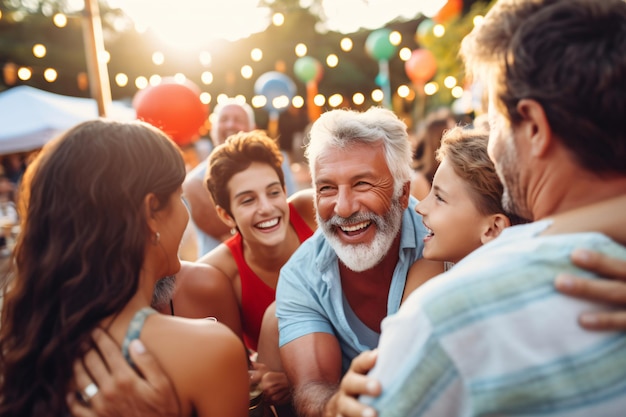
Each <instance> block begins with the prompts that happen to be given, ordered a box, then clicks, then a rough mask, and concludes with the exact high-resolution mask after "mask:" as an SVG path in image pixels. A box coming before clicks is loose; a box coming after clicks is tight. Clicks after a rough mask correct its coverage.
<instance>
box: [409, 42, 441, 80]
mask: <svg viewBox="0 0 626 417" xmlns="http://www.w3.org/2000/svg"><path fill="white" fill-rule="evenodd" d="M404 71H405V72H406V75H407V76H408V77H409V79H410V80H411V81H412V82H413V84H425V83H426V82H427V81H428V80H430V79H431V78H433V76H434V75H435V73H436V72H437V61H436V60H435V56H434V55H433V53H432V52H430V51H429V50H428V49H423V48H420V49H415V50H414V51H413V52H412V53H411V57H410V58H409V59H408V60H407V61H406V62H405V63H404Z"/></svg>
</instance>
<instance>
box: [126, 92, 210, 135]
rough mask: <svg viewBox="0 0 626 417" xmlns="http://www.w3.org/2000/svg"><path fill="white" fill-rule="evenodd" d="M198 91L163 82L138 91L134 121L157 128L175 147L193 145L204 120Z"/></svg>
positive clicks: (134, 103) (204, 108) (203, 105)
mask: <svg viewBox="0 0 626 417" xmlns="http://www.w3.org/2000/svg"><path fill="white" fill-rule="evenodd" d="M198 91H199V89H197V87H196V88H195V89H194V88H193V87H192V86H191V85H187V84H179V83H176V82H165V83H161V84H158V85H154V86H150V87H147V88H145V89H143V90H141V91H139V92H138V93H137V94H136V95H135V98H134V99H133V107H134V108H135V111H136V112H137V118H138V119H139V120H143V121H145V122H147V123H150V124H151V125H153V126H156V127H158V128H159V129H161V130H163V131H164V132H165V133H166V134H168V135H169V136H170V137H171V138H172V140H174V142H176V143H177V144H178V145H179V146H185V145H188V144H190V143H192V142H194V141H195V140H196V139H197V138H198V135H199V130H200V127H202V125H204V122H205V121H206V119H207V117H208V108H207V106H206V105H205V104H203V103H202V101H200V97H199V94H198Z"/></svg>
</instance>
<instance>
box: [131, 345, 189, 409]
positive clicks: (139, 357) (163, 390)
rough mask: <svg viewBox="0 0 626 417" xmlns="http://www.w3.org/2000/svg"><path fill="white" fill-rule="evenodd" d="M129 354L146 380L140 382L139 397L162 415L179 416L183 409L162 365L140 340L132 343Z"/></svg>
mask: <svg viewBox="0 0 626 417" xmlns="http://www.w3.org/2000/svg"><path fill="white" fill-rule="evenodd" d="M129 352H130V357H131V359H132V360H133V362H134V363H135V366H137V369H139V371H140V372H141V373H142V375H143V376H144V378H145V380H143V379H140V380H139V381H138V382H140V384H139V387H138V389H139V395H141V396H143V398H146V399H148V400H149V401H150V402H152V405H153V407H154V408H155V409H157V410H160V411H162V412H163V414H161V415H163V416H179V415H180V413H181V407H180V402H179V400H178V396H177V395H176V392H175V390H174V386H173V385H172V382H171V381H170V379H169V377H168V376H167V374H166V373H165V371H164V370H163V368H162V367H161V364H160V363H159V362H158V361H157V359H156V358H155V357H154V356H153V355H152V354H151V353H150V352H148V351H147V350H146V348H145V346H144V345H143V343H141V340H139V339H135V340H133V341H132V342H130V345H129Z"/></svg>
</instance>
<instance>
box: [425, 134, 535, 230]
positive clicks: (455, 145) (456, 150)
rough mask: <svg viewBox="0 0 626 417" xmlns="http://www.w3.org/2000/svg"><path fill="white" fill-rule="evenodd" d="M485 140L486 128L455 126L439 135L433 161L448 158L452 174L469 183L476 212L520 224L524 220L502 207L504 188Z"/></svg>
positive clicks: (487, 140)
mask: <svg viewBox="0 0 626 417" xmlns="http://www.w3.org/2000/svg"><path fill="white" fill-rule="evenodd" d="M488 142H489V132H488V131H486V130H484V129H470V128H463V127H460V126H456V127H454V128H452V129H450V130H448V131H446V132H445V133H444V135H443V137H442V138H441V146H440V147H439V149H438V150H437V153H436V158H437V161H438V162H441V161H442V160H443V158H447V159H448V162H450V165H452V168H453V169H454V172H455V174H456V175H458V176H459V177H460V178H461V179H462V180H463V181H465V182H466V183H467V184H468V185H469V190H470V193H469V194H470V198H471V199H472V201H473V202H474V205H475V206H476V208H477V209H478V211H479V213H481V214H484V215H489V214H497V213H502V214H505V215H506V216H507V217H508V218H509V219H510V220H511V224H520V223H524V222H525V220H523V219H521V218H518V217H516V216H513V215H511V214H509V213H507V212H506V211H505V210H504V208H503V207H502V193H503V191H504V187H503V186H502V182H501V181H500V178H499V177H498V174H497V173H496V168H495V166H494V164H493V162H492V161H491V159H490V158H489V154H488V153H487V143H488Z"/></svg>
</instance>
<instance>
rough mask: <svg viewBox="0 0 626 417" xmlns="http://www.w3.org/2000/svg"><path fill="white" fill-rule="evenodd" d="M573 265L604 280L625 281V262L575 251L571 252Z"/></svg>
mask: <svg viewBox="0 0 626 417" xmlns="http://www.w3.org/2000/svg"><path fill="white" fill-rule="evenodd" d="M571 258H572V261H573V262H574V264H576V265H578V266H580V267H581V268H584V269H586V270H588V271H592V272H595V273H596V274H598V275H600V276H603V277H605V278H613V279H618V280H621V281H626V261H624V260H622V259H617V258H612V257H609V256H606V255H604V254H602V253H599V252H594V251H590V250H585V249H576V250H575V251H573V252H572V256H571Z"/></svg>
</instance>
